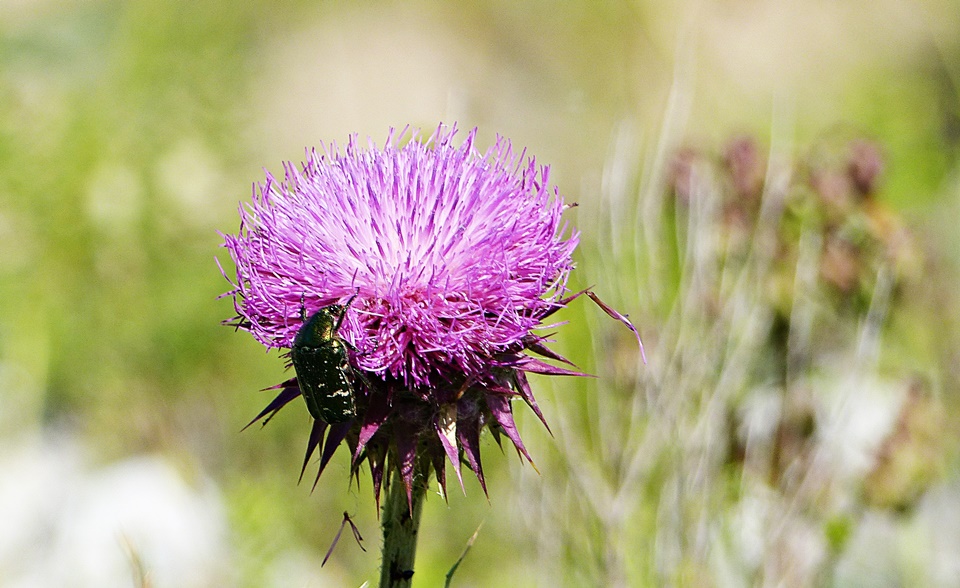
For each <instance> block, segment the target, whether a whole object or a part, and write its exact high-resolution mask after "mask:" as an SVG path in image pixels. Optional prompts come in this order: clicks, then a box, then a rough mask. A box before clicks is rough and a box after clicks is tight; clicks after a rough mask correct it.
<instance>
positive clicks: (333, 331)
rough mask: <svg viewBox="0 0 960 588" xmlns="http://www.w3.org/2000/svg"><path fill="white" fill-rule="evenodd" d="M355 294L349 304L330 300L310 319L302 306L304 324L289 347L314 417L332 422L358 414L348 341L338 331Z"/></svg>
mask: <svg viewBox="0 0 960 588" xmlns="http://www.w3.org/2000/svg"><path fill="white" fill-rule="evenodd" d="M356 297H357V295H356V294H354V295H353V296H351V297H350V300H348V301H347V303H346V304H343V305H340V304H331V305H330V306H326V307H324V308H321V309H320V310H318V311H317V312H315V313H313V315H312V316H311V317H310V318H309V319H308V318H307V316H306V309H305V308H303V307H302V302H301V313H302V315H303V326H302V327H300V330H299V331H298V332H297V336H296V338H294V340H293V346H292V347H291V348H290V359H291V361H292V362H293V369H294V370H295V371H296V372H297V382H298V383H299V385H300V393H301V394H302V395H303V399H304V400H305V401H306V402H307V408H308V409H309V410H310V414H311V415H312V416H313V418H315V419H322V420H323V421H324V422H326V423H329V424H334V423H342V422H346V421H349V420H350V419H352V418H353V417H354V416H356V414H357V406H356V400H355V399H354V388H353V370H352V369H351V368H350V362H349V358H348V356H347V347H348V345H349V344H348V343H347V342H346V341H344V340H343V339H341V338H340V336H339V335H338V334H337V331H339V329H340V325H342V324H343V318H344V317H345V316H346V314H347V309H348V308H349V307H350V304H351V303H353V300H354V299H355V298H356Z"/></svg>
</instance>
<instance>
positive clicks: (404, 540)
mask: <svg viewBox="0 0 960 588" xmlns="http://www.w3.org/2000/svg"><path fill="white" fill-rule="evenodd" d="M421 461H423V460H421V459H417V466H416V468H415V470H414V472H415V473H414V477H413V483H412V484H411V486H412V487H411V496H410V499H411V500H410V502H412V504H413V513H412V514H411V512H410V505H409V504H408V502H407V489H406V487H405V486H404V485H403V478H402V477H401V475H400V472H399V471H397V470H394V473H393V476H392V479H391V480H390V487H389V488H388V489H387V501H386V503H385V504H384V505H383V519H382V521H381V523H380V526H381V528H382V529H383V562H382V563H381V567H380V588H407V587H409V586H410V585H411V582H412V578H413V560H414V558H415V557H416V554H417V533H418V530H419V528H420V513H421V512H422V511H423V499H424V498H425V497H426V495H427V483H428V481H429V469H427V468H426V467H422V466H423V464H422V463H420V462H421Z"/></svg>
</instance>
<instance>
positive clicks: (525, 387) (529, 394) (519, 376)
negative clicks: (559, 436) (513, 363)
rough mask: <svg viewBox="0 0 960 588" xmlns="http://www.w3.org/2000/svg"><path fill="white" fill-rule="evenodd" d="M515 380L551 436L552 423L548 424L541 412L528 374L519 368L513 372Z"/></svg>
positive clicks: (524, 398) (522, 395)
mask: <svg viewBox="0 0 960 588" xmlns="http://www.w3.org/2000/svg"><path fill="white" fill-rule="evenodd" d="M513 379H514V382H515V383H516V386H517V390H519V391H520V397H521V398H523V400H524V401H525V402H526V403H527V406H529V407H530V408H531V409H532V410H533V413H534V414H535V415H537V418H538V419H540V422H541V423H543V426H544V427H546V429H547V432H548V433H550V436H551V437H552V436H553V431H551V430H550V425H548V424H547V419H545V418H543V413H542V412H540V406H539V405H538V404H537V399H536V398H534V397H533V390H532V389H531V388H530V381H529V380H527V375H526V374H525V373H523V372H522V371H520V370H517V371H516V372H514V374H513Z"/></svg>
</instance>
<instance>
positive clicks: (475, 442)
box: [457, 421, 490, 497]
mask: <svg viewBox="0 0 960 588" xmlns="http://www.w3.org/2000/svg"><path fill="white" fill-rule="evenodd" d="M457 438H458V439H460V447H461V448H462V449H463V456H464V457H465V458H466V459H467V464H468V465H469V466H470V469H471V470H473V473H474V474H476V475H477V479H478V480H479V481H480V487H481V488H483V493H484V494H485V495H486V496H488V497H489V496H490V494H489V493H487V483H486V482H485V481H484V479H483V465H482V464H481V463H480V422H479V421H470V422H464V421H458V422H457Z"/></svg>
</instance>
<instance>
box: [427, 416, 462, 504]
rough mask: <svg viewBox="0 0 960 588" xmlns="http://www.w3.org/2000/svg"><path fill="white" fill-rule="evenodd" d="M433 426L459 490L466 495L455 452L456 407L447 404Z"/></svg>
mask: <svg viewBox="0 0 960 588" xmlns="http://www.w3.org/2000/svg"><path fill="white" fill-rule="evenodd" d="M434 426H435V427H436V431H437V437H439V438H440V444H441V445H443V451H444V453H446V454H447V458H448V459H449V460H450V463H451V464H453V469H454V471H455V472H456V473H457V481H458V482H460V489H461V490H463V492H464V493H466V490H465V489H464V487H463V476H462V475H461V473H460V455H459V452H458V451H457V405H456V404H448V405H446V406H444V407H443V408H441V409H440V414H439V415H437V420H436V423H435V425H434Z"/></svg>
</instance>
